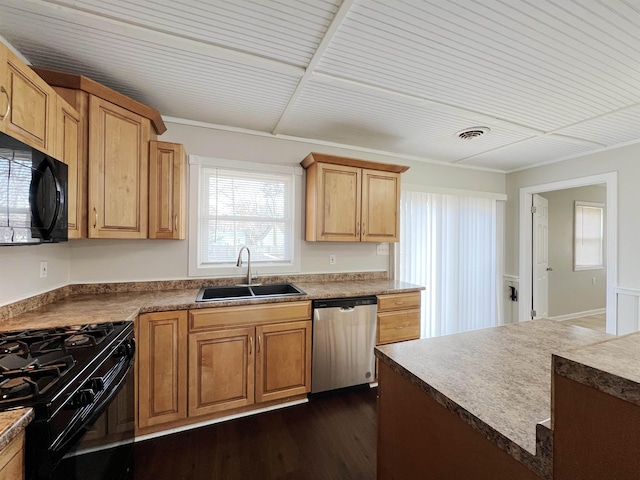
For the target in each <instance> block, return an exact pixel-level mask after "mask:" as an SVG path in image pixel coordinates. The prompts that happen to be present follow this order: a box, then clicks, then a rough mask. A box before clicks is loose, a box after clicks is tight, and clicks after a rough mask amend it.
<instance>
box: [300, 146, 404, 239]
mask: <svg viewBox="0 0 640 480" xmlns="http://www.w3.org/2000/svg"><path fill="white" fill-rule="evenodd" d="M301 165H302V166H303V167H304V168H306V169H307V184H306V235H305V239H306V240H307V241H334V242H397V241H398V234H399V209H400V174H401V173H402V172H404V171H406V170H407V169H408V168H409V167H405V166H402V165H391V164H383V163H376V162H369V161H365V160H357V159H353V158H346V157H335V156H330V155H323V154H319V153H311V154H309V155H308V156H307V157H306V158H305V159H304V160H303V161H302V162H301Z"/></svg>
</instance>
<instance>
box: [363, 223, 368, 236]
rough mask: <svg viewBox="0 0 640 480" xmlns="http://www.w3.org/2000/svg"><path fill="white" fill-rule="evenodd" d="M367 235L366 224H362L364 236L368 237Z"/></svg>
mask: <svg viewBox="0 0 640 480" xmlns="http://www.w3.org/2000/svg"><path fill="white" fill-rule="evenodd" d="M366 235H367V229H366V228H365V226H364V222H362V236H363V237H364V236H366Z"/></svg>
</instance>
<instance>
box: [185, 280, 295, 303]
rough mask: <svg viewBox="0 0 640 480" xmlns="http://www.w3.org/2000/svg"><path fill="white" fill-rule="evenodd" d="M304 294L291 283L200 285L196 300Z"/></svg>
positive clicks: (212, 300) (244, 298) (207, 300)
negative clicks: (225, 285) (224, 285)
mask: <svg viewBox="0 0 640 480" xmlns="http://www.w3.org/2000/svg"><path fill="white" fill-rule="evenodd" d="M294 295H306V292H303V291H302V290H300V289H299V288H298V287H296V286H295V285H294V284H293V283H273V284H267V285H250V286H227V287H202V288H201V289H200V291H199V292H198V296H197V297H196V302H215V301H222V300H246V299H250V298H265V297H266V298H270V297H288V296H294Z"/></svg>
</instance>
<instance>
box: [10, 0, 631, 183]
mask: <svg viewBox="0 0 640 480" xmlns="http://www.w3.org/2000/svg"><path fill="white" fill-rule="evenodd" d="M0 36H2V37H4V39H6V41H8V42H9V43H10V44H11V45H12V46H13V47H14V48H15V49H17V50H18V51H19V52H20V53H21V54H22V55H23V56H24V57H25V58H26V59H27V60H28V61H30V62H31V63H32V64H34V65H38V66H43V67H48V68H55V69H58V70H66V71H70V72H74V73H81V74H84V75H86V76H88V77H91V78H93V79H95V80H97V81H99V82H101V83H104V84H106V85H108V86H110V87H111V88H114V89H115V90H118V91H120V92H122V93H124V94H126V95H129V96H131V97H133V98H135V99H137V100H140V101H141V102H144V103H147V104H149V105H151V106H153V107H155V108H157V109H158V110H160V112H161V113H162V114H163V115H164V116H165V117H171V118H180V119H184V120H186V121H189V120H192V121H198V122H207V123H210V124H213V125H215V128H223V129H224V128H244V129H248V130H254V131H256V132H261V133H267V134H273V135H276V136H277V135H286V136H288V137H290V138H295V137H299V138H302V139H313V140H316V141H320V142H330V143H332V144H342V145H345V146H349V147H354V148H362V149H366V150H373V151H380V152H386V153H392V154H396V155H398V156H401V157H409V158H414V159H421V160H425V161H436V162H445V163H456V164H458V165H463V166H470V167H477V168H490V169H496V170H501V171H512V170H516V169H521V168H527V167H530V166H534V165H537V164H545V163H549V162H553V161H556V160H560V159H563V158H567V157H570V156H575V155H582V154H585V153H588V152H591V151H595V150H600V149H603V148H607V147H612V146H615V145H619V144H623V143H629V142H635V141H639V140H640V129H638V128H636V125H637V124H638V122H639V121H640V2H638V1H636V0H633V1H630V0H579V1H577V0H575V1H574V0H537V1H535V2H532V1H529V0H406V1H401V0H393V1H386V0H380V1H376V0H344V1H340V0H228V1H222V0H180V1H178V0H137V1H129V0H111V1H109V2H105V1H103V0H75V1H74V0H0ZM479 126H483V127H489V129H490V131H489V133H487V134H485V135H483V136H481V137H479V138H477V139H475V140H460V139H458V138H457V137H456V135H455V134H456V133H457V132H459V131H461V130H463V129H466V128H470V127H479ZM317 149H318V150H321V147H320V146H318V148H317Z"/></svg>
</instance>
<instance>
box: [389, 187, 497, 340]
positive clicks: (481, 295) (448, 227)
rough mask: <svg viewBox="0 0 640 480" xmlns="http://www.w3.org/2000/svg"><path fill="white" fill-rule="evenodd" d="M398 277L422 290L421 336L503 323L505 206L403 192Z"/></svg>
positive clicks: (467, 199) (488, 201)
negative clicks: (502, 246)
mask: <svg viewBox="0 0 640 480" xmlns="http://www.w3.org/2000/svg"><path fill="white" fill-rule="evenodd" d="M400 203H401V212H400V244H399V255H398V262H397V268H398V278H399V279H400V280H403V281H407V282H410V283H415V284H419V285H424V286H425V287H426V289H425V290H424V291H423V293H422V295H423V298H422V305H423V308H422V332H421V334H422V336H423V337H434V336H439V335H446V334H450V333H458V332H463V331H467V330H474V329H478V328H485V327H492V326H496V325H499V324H500V323H501V318H500V313H501V310H500V308H499V306H500V304H501V292H502V290H501V288H500V286H501V279H502V271H501V268H502V262H501V261H500V255H502V252H501V251H499V249H498V246H499V239H500V238H501V237H502V231H501V230H502V226H501V225H502V224H501V221H500V218H501V215H502V208H503V202H498V201H496V200H495V199H489V198H476V197H460V196H457V195H444V194H437V193H423V192H413V191H406V190H403V192H402V196H401V201H400Z"/></svg>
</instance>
